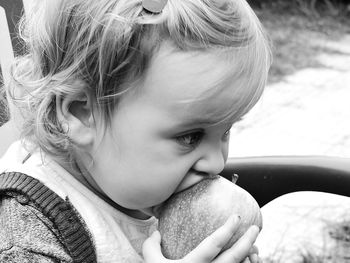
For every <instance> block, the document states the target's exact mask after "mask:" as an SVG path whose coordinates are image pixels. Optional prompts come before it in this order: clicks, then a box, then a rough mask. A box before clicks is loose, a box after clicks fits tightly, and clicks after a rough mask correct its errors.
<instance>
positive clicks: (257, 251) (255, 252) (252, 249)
mask: <svg viewBox="0 0 350 263" xmlns="http://www.w3.org/2000/svg"><path fill="white" fill-rule="evenodd" d="M249 254H257V255H259V248H258V247H257V246H256V245H253V246H252V247H251V248H250V250H249Z"/></svg>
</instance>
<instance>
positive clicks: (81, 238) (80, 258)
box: [0, 172, 97, 263]
mask: <svg viewBox="0 0 350 263" xmlns="http://www.w3.org/2000/svg"><path fill="white" fill-rule="evenodd" d="M8 191H11V192H17V193H19V194H22V195H24V196H26V197H27V198H28V199H29V200H30V201H32V202H33V203H34V204H36V205H37V207H38V208H39V209H40V211H41V212H42V213H43V215H44V216H46V217H47V218H49V219H50V220H51V221H52V223H53V224H54V226H55V228H56V229H57V230H58V232H59V234H60V238H61V240H62V241H63V243H64V246H65V247H66V249H67V251H68V252H69V254H70V256H71V257H72V258H73V260H74V262H82V263H93V262H97V260H96V252H95V249H94V245H93V243H92V240H91V237H90V235H89V233H88V232H87V230H86V229H85V228H84V225H83V223H82V222H81V220H80V218H79V216H78V215H77V212H76V211H75V209H74V208H73V206H71V205H70V203H69V202H68V201H65V200H63V199H62V198H61V197H59V196H58V195H57V194H56V193H54V192H53V191H52V190H51V189H49V188H48V187H46V186H45V185H44V184H42V183H41V182H40V181H38V180H37V179H35V178H32V177H30V176H28V175H26V174H23V173H19V172H10V173H2V174H0V194H1V193H4V192H8Z"/></svg>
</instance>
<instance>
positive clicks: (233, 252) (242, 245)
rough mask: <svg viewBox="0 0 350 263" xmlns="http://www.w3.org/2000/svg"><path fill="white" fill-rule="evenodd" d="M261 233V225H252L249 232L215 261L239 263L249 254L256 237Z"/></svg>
mask: <svg viewBox="0 0 350 263" xmlns="http://www.w3.org/2000/svg"><path fill="white" fill-rule="evenodd" d="M258 235H259V227H257V226H251V227H250V228H249V229H248V230H247V232H245V233H244V235H243V236H242V237H241V238H240V239H239V240H238V241H237V242H236V243H235V244H234V245H233V246H232V247H231V248H230V249H228V250H226V251H224V252H223V253H222V254H221V255H220V256H219V257H218V258H217V259H215V262H217V263H219V262H233V263H238V262H241V261H243V260H244V259H245V258H246V257H248V256H249V251H250V250H251V249H252V247H253V245H254V243H255V240H256V238H257V237H258Z"/></svg>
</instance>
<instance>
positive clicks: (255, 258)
mask: <svg viewBox="0 0 350 263" xmlns="http://www.w3.org/2000/svg"><path fill="white" fill-rule="evenodd" d="M249 258H250V261H251V262H259V257H258V255H257V254H251V255H250V256H249Z"/></svg>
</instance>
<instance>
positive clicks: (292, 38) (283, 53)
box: [255, 4, 350, 82]
mask: <svg viewBox="0 0 350 263" xmlns="http://www.w3.org/2000/svg"><path fill="white" fill-rule="evenodd" d="M255 11H256V13H257V15H258V17H259V18H260V20H261V21H262V23H263V25H264V26H265V28H266V30H267V33H268V35H269V37H270V38H271V41H272V44H273V56H274V61H273V64H272V67H271V70H270V77H269V82H278V81H281V80H282V79H283V78H284V77H285V76H287V75H290V74H293V73H294V72H296V71H298V70H300V69H303V68H307V67H323V65H322V64H320V63H319V62H318V61H317V59H316V57H317V55H319V54H321V53H334V50H332V49H329V48H327V47H326V46H325V45H324V43H325V42H326V41H337V40H339V39H340V38H342V37H343V36H344V35H345V34H350V26H349V19H350V18H349V17H346V16H345V15H344V16H331V15H329V14H327V13H325V14H324V15H322V16H319V15H315V16H306V15H304V13H303V12H300V11H298V10H295V7H293V6H289V7H288V6H286V5H285V4H284V5H282V4H281V5H280V6H279V5H277V4H270V5H265V6H263V7H262V8H256V9H255Z"/></svg>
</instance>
